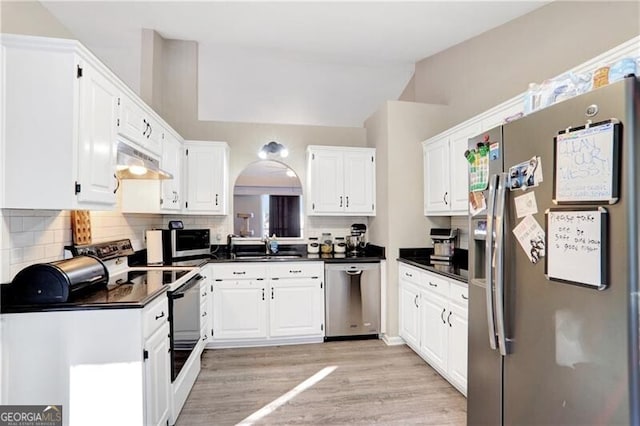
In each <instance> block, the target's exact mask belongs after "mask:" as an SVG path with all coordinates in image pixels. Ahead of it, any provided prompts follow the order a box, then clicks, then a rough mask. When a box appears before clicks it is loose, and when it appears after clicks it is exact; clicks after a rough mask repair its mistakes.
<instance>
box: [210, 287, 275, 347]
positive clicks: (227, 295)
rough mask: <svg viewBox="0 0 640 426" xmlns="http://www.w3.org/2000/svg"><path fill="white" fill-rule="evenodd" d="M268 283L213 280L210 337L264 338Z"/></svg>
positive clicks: (217, 338) (265, 333)
mask: <svg viewBox="0 0 640 426" xmlns="http://www.w3.org/2000/svg"><path fill="white" fill-rule="evenodd" d="M266 285H267V282H266V281H264V280H260V281H258V280H246V281H242V280H238V281H227V280H223V281H216V282H215V283H214V285H213V338H214V339H215V340H220V339H255V338H266V337H267V309H266V306H267V301H266V298H267V288H266Z"/></svg>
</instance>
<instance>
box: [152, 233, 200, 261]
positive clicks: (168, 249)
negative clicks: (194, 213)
mask: <svg viewBox="0 0 640 426" xmlns="http://www.w3.org/2000/svg"><path fill="white" fill-rule="evenodd" d="M162 245H163V247H164V258H165V260H166V259H167V258H170V259H175V258H179V257H188V256H197V255H202V254H210V253H211V239H210V231H209V229H169V230H163V231H162Z"/></svg>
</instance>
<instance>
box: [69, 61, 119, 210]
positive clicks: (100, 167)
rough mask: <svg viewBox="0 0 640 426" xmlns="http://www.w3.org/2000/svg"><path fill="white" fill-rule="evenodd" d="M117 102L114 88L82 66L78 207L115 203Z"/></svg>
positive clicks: (98, 74)
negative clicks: (86, 204) (81, 204)
mask: <svg viewBox="0 0 640 426" xmlns="http://www.w3.org/2000/svg"><path fill="white" fill-rule="evenodd" d="M117 102H118V90H117V88H116V86H115V85H114V84H113V83H112V82H111V81H110V80H109V79H107V78H106V77H105V76H103V75H102V74H100V73H99V72H97V71H96V70H94V69H93V68H91V67H90V66H85V67H84V68H83V75H82V78H81V79H80V113H79V114H80V126H79V143H78V183H79V184H80V191H79V192H78V202H79V203H83V202H87V203H100V204H115V203H116V194H115V188H116V179H115V170H116V114H117V112H116V111H117Z"/></svg>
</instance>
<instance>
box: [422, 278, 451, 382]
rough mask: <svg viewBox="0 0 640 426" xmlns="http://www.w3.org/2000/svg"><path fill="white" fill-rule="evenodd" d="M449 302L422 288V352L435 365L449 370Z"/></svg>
mask: <svg viewBox="0 0 640 426" xmlns="http://www.w3.org/2000/svg"><path fill="white" fill-rule="evenodd" d="M448 306H449V302H448V301H447V299H445V298H444V297H441V296H439V295H437V294H435V293H432V292H430V291H429V290H420V326H421V329H420V331H421V332H420V352H421V353H422V354H423V355H424V357H425V358H427V361H429V364H431V365H432V366H433V367H439V368H440V369H442V370H443V371H446V370H447V351H448V336H449V330H448V329H447V327H446V322H445V319H444V318H445V317H446V315H447V311H448V309H447V308H448Z"/></svg>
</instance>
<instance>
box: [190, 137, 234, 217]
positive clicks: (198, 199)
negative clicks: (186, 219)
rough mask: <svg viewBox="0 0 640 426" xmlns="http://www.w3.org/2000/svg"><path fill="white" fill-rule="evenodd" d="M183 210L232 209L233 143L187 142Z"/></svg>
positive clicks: (213, 211)
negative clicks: (231, 155)
mask: <svg viewBox="0 0 640 426" xmlns="http://www.w3.org/2000/svg"><path fill="white" fill-rule="evenodd" d="M184 152H185V163H184V164H185V171H184V176H185V180H186V182H185V189H186V191H185V192H186V199H185V200H184V205H183V210H182V211H183V213H198V214H213V215H226V214H227V210H228V205H229V203H228V200H227V198H228V185H229V184H228V180H229V178H228V175H229V171H228V169H229V145H227V143H226V142H205V141H185V143H184Z"/></svg>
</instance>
